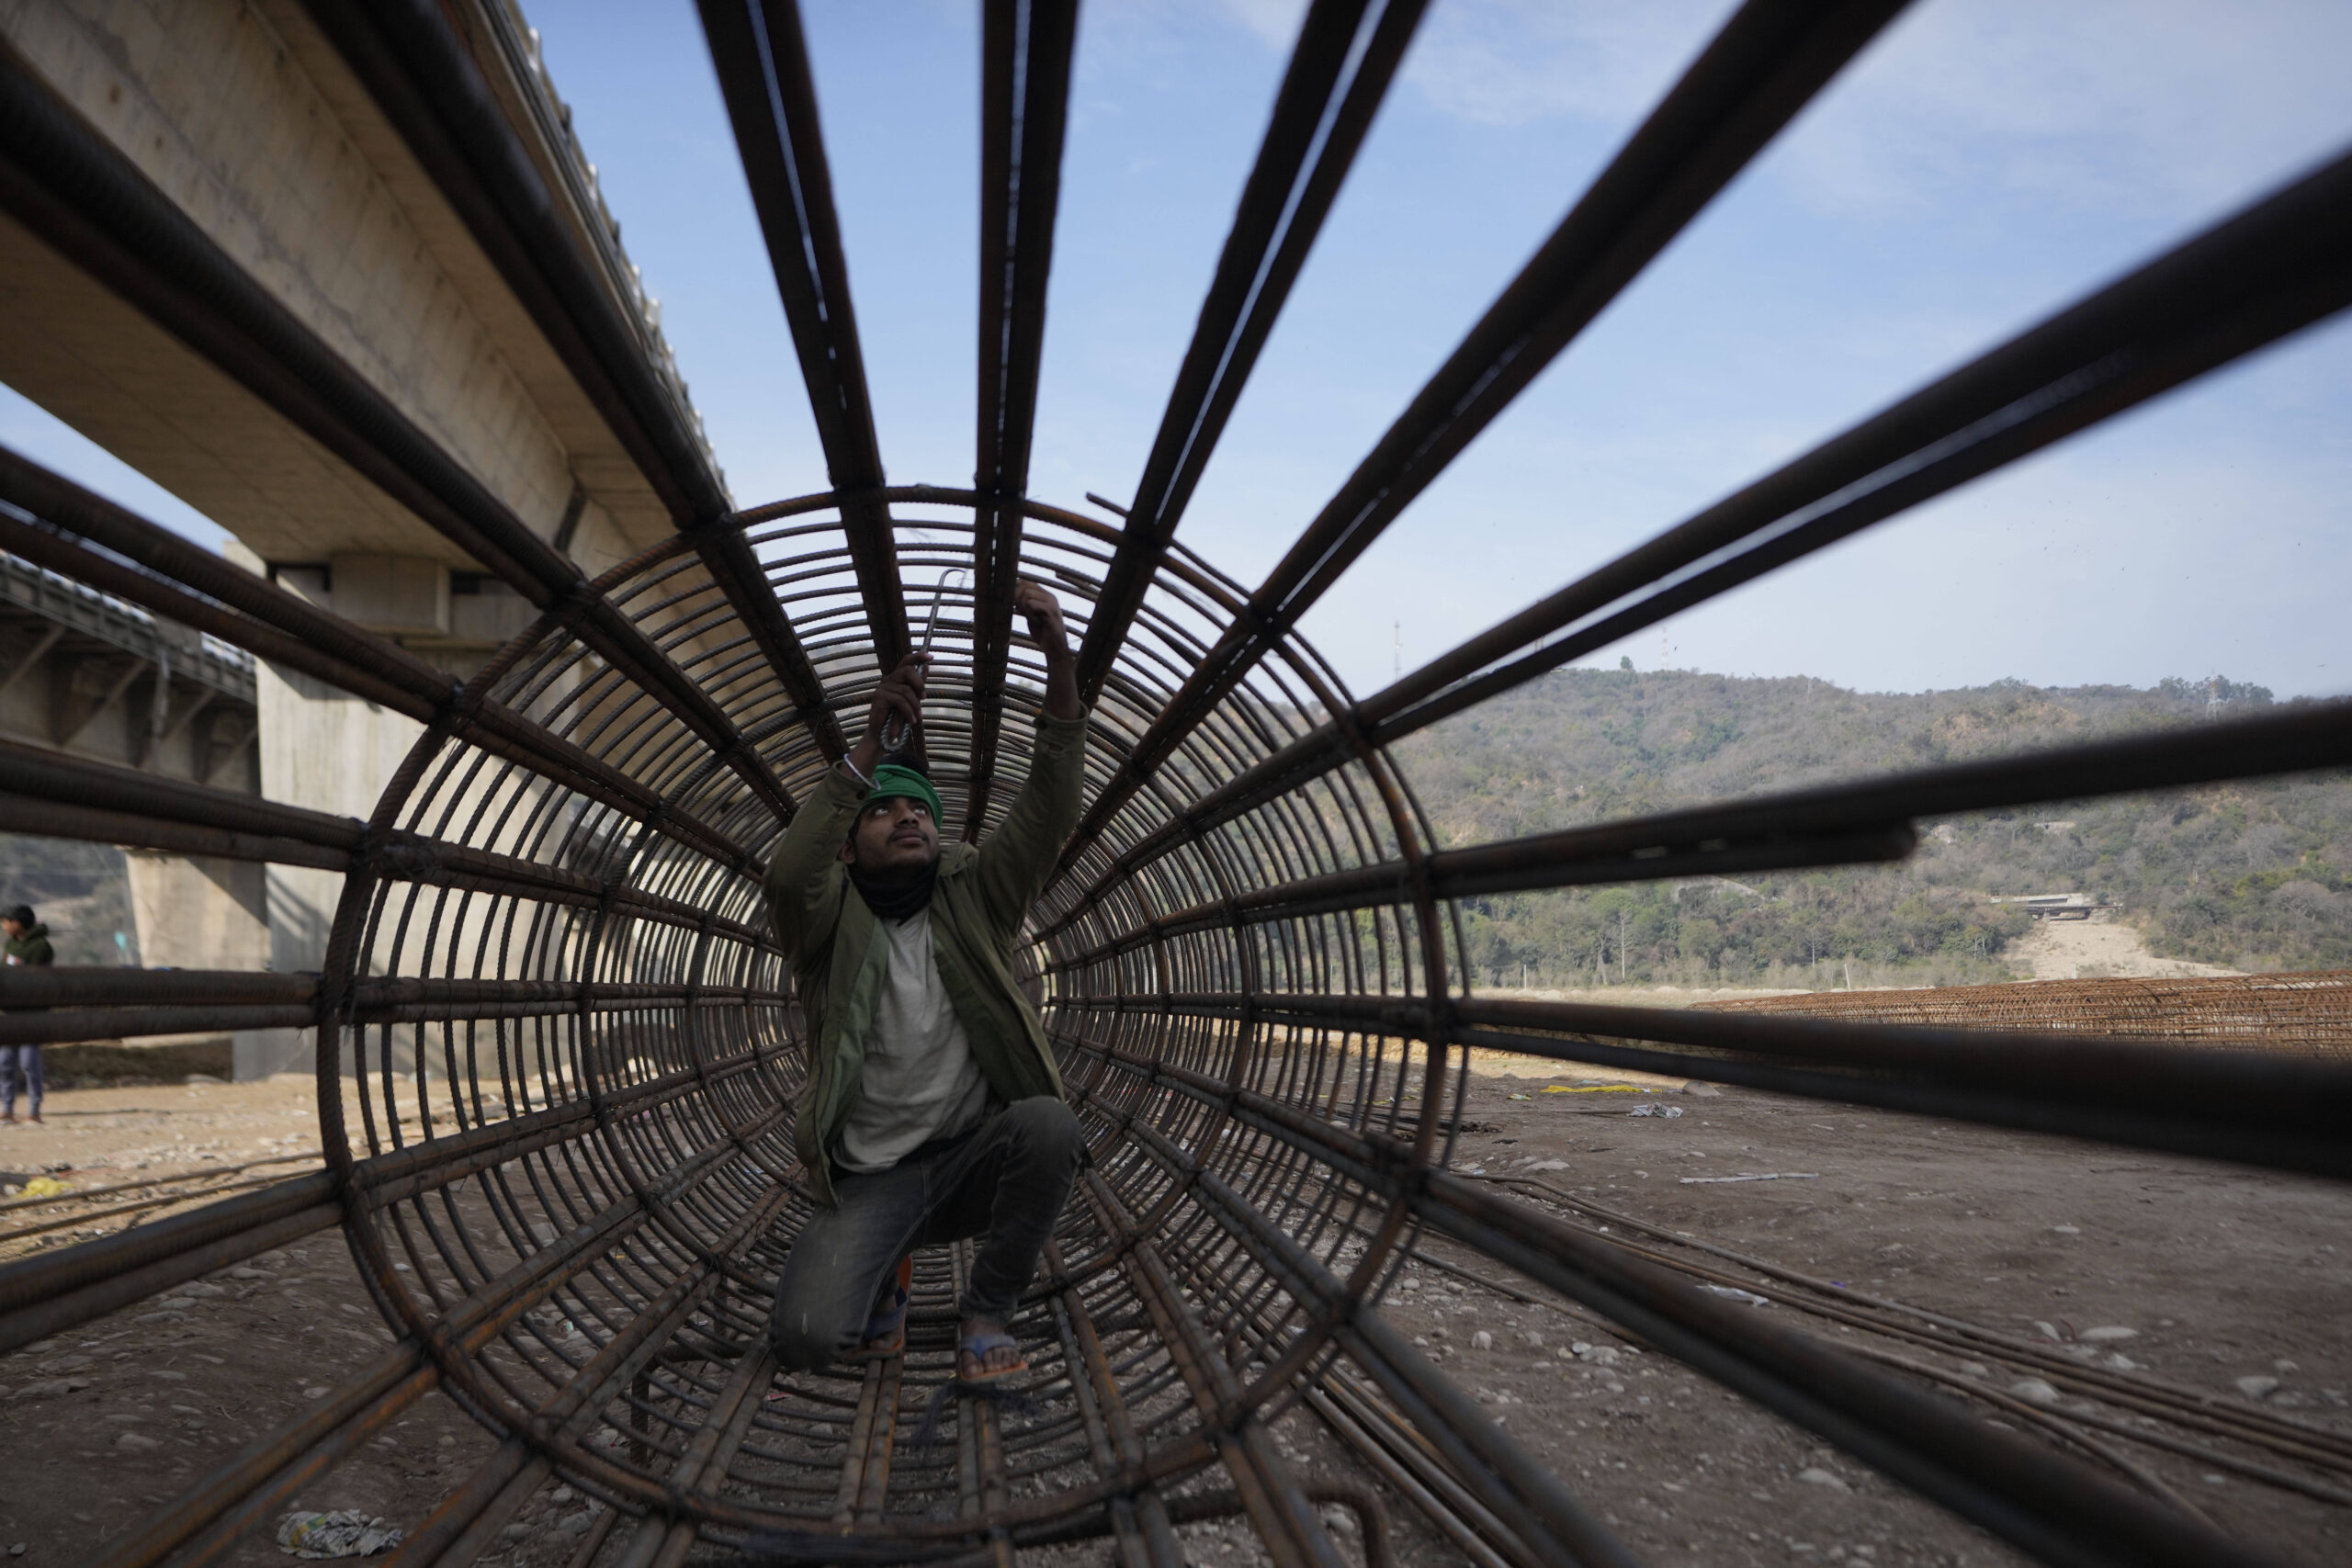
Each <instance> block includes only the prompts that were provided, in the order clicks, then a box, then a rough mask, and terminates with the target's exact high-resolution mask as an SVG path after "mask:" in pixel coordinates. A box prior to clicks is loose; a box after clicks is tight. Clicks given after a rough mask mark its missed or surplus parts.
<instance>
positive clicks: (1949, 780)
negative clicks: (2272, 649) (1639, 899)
mask: <svg viewBox="0 0 2352 1568" xmlns="http://www.w3.org/2000/svg"><path fill="white" fill-rule="evenodd" d="M2346 765H2352V702H2333V703H2312V704H2308V705H2304V704H2298V705H2295V706H2293V707H2291V708H2290V710H2289V711H2287V712H2285V713H2282V714H2278V715H2275V716H2266V717H2261V718H2249V719H2235V720H2232V721H2230V722H2228V723H2224V724H2211V725H2200V726H2198V727H2195V728H2184V729H2177V730H2171V731H2166V732H2163V733H2159V734H2156V735H2148V736H2134V737H2131V738H2130V739H2122V740H2107V741H2095V742H2092V743H2091V744H2089V745H2085V746H2069V747H2062V748H2053V749H2052V750H2047V751H2041V752H2029V753H2026V754H2025V755H2023V756H2015V757H1996V758H1992V759H1989V760H1987V761H1981V762H1962V763H1958V764H1955V765H1953V766H1951V767H1945V768H1932V769H1925V770H1922V771H1920V772H1918V773H1907V774H1897V775H1895V776H1894V778H1891V779H1887V780H1883V781H1880V782H1873V783H1870V784H1840V785H1832V786H1827V787H1824V788H1820V789H1810V790H1799V791H1793V792H1792V793H1790V794H1787V795H1767V796H1765V797H1764V798H1762V799H1760V800H1751V801H1745V802H1740V803H1737V804H1733V805H1725V806H1709V807H1694V808H1692V809H1691V810H1687V811H1676V812H1668V813H1665V814H1662V815H1660V816H1657V817H1644V818H1633V819H1630V820H1627V821H1623V822H1608V823H1602V824H1600V825H1599V826H1596V827H1591V828H1572V829H1566V830H1564V831H1561V832H1556V833H1539V834H1534V835H1532V836H1530V837H1528V838H1524V839H1508V840H1500V841H1498V842H1496V843H1491V844H1481V845H1479V846H1477V847H1476V848H1475V849H1466V850H1441V851H1439V852H1435V853H1433V854H1430V855H1426V856H1424V857H1422V859H1421V860H1420V862H1419V863H1418V864H1416V863H1408V862H1404V861H1384V862H1382V863H1378V864H1374V865H1368V866H1362V867H1358V868H1356V869H1354V870H1351V871H1335V872H1329V873H1326V874H1322V875H1319V876H1310V877H1302V878H1299V879H1298V880H1295V881H1292V882H1280V883H1275V884H1273V885H1272V886H1266V887H1261V888H1254V889H1252V890H1250V891H1249V892H1247V893H1238V894H1236V895H1234V896H1233V897H1230V898H1227V899H1221V900H1219V901H1217V902H1216V903H1215V904H1199V905H1194V906H1192V907H1190V908H1184V909H1178V910H1173V911H1170V913H1169V914H1167V915H1164V916H1161V917H1159V918H1157V919H1150V920H1147V921H1142V922H1138V923H1137V924H1136V925H1135V926H1133V927H1132V928H1131V929H1130V930H1129V931H1128V932H1127V933H1126V934H1125V935H1123V936H1121V937H1120V938H1118V939H1117V940H1116V941H1115V942H1112V943H1109V944H1106V945H1104V946H1103V947H1101V948H1097V949H1093V950H1090V951H1087V952H1080V953H1071V954H1069V956H1068V957H1066V958H1058V959H1057V966H1058V967H1069V966H1071V965H1075V964H1084V963H1087V962H1089V961H1091V960H1092V959H1093V958H1096V957H1098V956H1101V955H1103V954H1106V953H1114V952H1123V951H1129V950H1132V949H1134V948H1136V947H1140V946H1143V945H1146V944H1148V943H1149V942H1156V941H1159V940H1163V939H1165V938H1167V937H1170V936H1180V935H1184V934H1187V933H1190V932H1195V931H1209V930H1213V929H1215V928H1216V927H1220V926H1225V925H1229V924H1234V923H1257V922H1263V921H1266V920H1277V919H1297V918H1302V917H1305V916H1309V915H1317V914H1327V913H1330V912H1333V911H1336V910H1342V909H1360V908H1372V907H1374V906H1376V905H1382V904H1396V903H1400V902H1403V901H1405V900H1406V899H1408V897H1410V896H1411V889H1412V888H1413V887H1414V886H1417V879H1418V878H1420V877H1426V878H1427V879H1428V884H1429V886H1430V891H1431V892H1432V893H1433V894H1434V895H1435V896H1436V897H1440V898H1467V897H1476V896H1480V895H1491V894H1498V893H1520V892H1529V891H1532V890H1537V889H1542V888H1550V887H1566V886H1583V885H1588V884H1592V883H1622V882H1655V881H1665V880H1670V879H1674V878H1679V877H1686V876H1705V875H1710V874H1723V873H1726V872H1731V871H1784V870H1795V869H1800V868H1804V867H1811V866H1823V865H1842V864H1851V863H1860V862H1867V861H1892V860H1901V859H1903V858H1904V857H1905V855H1907V854H1909V853H1910V852H1911V850H1912V848H1913V847H1914V845H1915V844H1916V842H1917V835H1916V834H1915V832H1914V830H1913V829H1912V826H1911V824H1912V822H1913V820H1914V819H1915V818H1923V817H1941V816H1949V815H1952V814H1955V813H1959V812H1968V811H1989V810H1996V809H1998V808H2001V807H2014V806H2025V805H2035V804H2041V803H2043V802H2048V801H2059V800H2090V799H2095V798H2098V797H2099V796H2102V795H2119V794H2123V793H2126V792H2137V791H2140V790H2148V789H2169V788H2178V787H2180V786H2183V785H2187V784H2211V783H2214V782H2217V781H2221V780H2225V779H2251V778H2264V777H2272V776H2277V775H2279V774H2284V773H2303V772H2309V771H2312V770H2315V769H2322V768H2334V767H2343V766H2346ZM1075 919H1076V916H1075V915H1071V916H1065V917H1063V918H1062V919H1060V920H1059V921H1057V922H1056V924H1055V925H1054V926H1052V927H1050V928H1048V929H1047V930H1046V931H1044V932H1043V933H1041V934H1042V935H1043V936H1044V937H1045V938H1046V940H1048V941H1050V940H1051V939H1052V937H1053V936H1055V935H1056V934H1057V933H1058V932H1060V931H1064V930H1068V929H1069V928H1070V927H1071V925H1072V924H1073V922H1074V920H1075Z"/></svg>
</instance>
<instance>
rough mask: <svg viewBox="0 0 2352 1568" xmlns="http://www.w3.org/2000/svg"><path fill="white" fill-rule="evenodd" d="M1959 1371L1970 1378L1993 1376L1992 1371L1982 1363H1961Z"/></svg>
mask: <svg viewBox="0 0 2352 1568" xmlns="http://www.w3.org/2000/svg"><path fill="white" fill-rule="evenodd" d="M1960 1370H1961V1371H1962V1372H1963V1373H1964V1374H1966V1375H1967V1376H1969V1377H1972V1378H1989V1377H1991V1376H1992V1375H1993V1369H1992V1368H1990V1367H1988V1366H1986V1365H1985V1363H1984V1362H1982V1361H1962V1363H1961V1364H1960Z"/></svg>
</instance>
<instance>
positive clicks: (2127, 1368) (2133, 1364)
mask: <svg viewBox="0 0 2352 1568" xmlns="http://www.w3.org/2000/svg"><path fill="white" fill-rule="evenodd" d="M2107 1364H2108V1365H2109V1366H2110V1367H2112V1368H2114V1369H2115V1370H2116V1371H2119V1372H2136V1371H2139V1370H2140V1363H2139V1362H2137V1361H2135V1360H2133V1359H2131V1357H2129V1356H2126V1355H2124V1354H2123V1353H2122V1352H2121V1351H2120V1350H2119V1351H2118V1352H2116V1353H2115V1354H2114V1355H2112V1356H2109V1358H2108V1359H2107Z"/></svg>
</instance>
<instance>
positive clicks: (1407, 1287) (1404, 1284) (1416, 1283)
mask: <svg viewBox="0 0 2352 1568" xmlns="http://www.w3.org/2000/svg"><path fill="white" fill-rule="evenodd" d="M1420 1288H1421V1281H1420V1280H1419V1278H1418V1277H1416V1276H1414V1275H1411V1274H1408V1275H1406V1276H1405V1277H1404V1278H1403V1279H1401V1280H1397V1289H1398V1290H1400V1291H1418V1290H1419V1289H1420ZM891 1299H892V1300H894V1301H895V1300H897V1299H898V1298H896V1297H895V1296H894V1297H892V1298H891Z"/></svg>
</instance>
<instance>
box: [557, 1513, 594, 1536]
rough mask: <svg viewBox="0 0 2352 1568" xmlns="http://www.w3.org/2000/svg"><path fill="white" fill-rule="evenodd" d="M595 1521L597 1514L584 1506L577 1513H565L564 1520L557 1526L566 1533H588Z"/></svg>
mask: <svg viewBox="0 0 2352 1568" xmlns="http://www.w3.org/2000/svg"><path fill="white" fill-rule="evenodd" d="M595 1522H596V1517H595V1516H594V1515H593V1514H591V1513H589V1512H588V1511H587V1510H586V1509H585V1508H582V1510H581V1511H580V1512H578V1513H576V1514H567V1515H565V1516H564V1520H563V1522H562V1523H561V1524H560V1525H558V1526H556V1527H555V1528H556V1529H560V1530H561V1531H562V1532H563V1533H564V1534H566V1535H586V1534H587V1533H588V1527H589V1526H590V1525H593V1524H594V1523H595Z"/></svg>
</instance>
